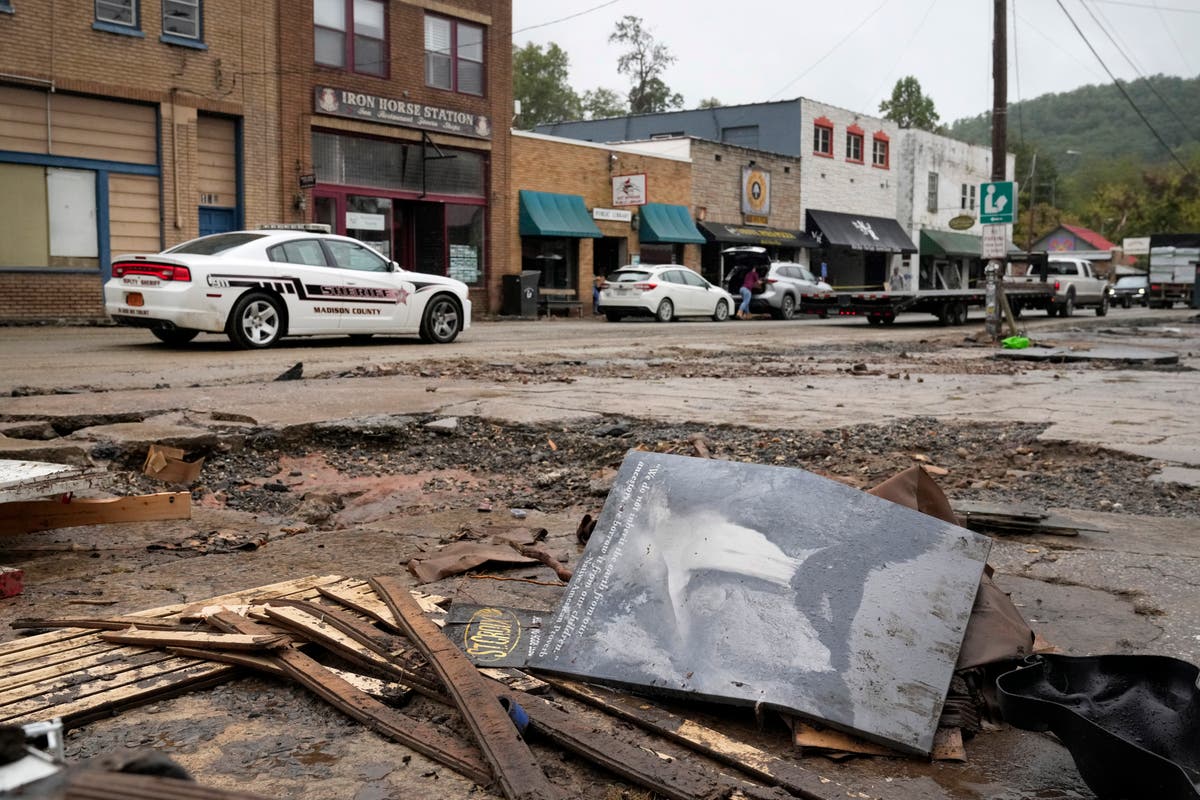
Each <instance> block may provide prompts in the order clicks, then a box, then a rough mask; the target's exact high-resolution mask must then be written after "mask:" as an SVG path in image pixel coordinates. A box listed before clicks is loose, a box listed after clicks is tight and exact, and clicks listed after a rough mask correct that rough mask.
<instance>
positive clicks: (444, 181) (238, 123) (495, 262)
mask: <svg viewBox="0 0 1200 800" xmlns="http://www.w3.org/2000/svg"><path fill="white" fill-rule="evenodd" d="M281 15H282V17H281ZM511 16H512V14H511V0H459V1H458V2H439V1H438V0H411V1H410V2H406V1H402V0H391V2H388V1H387V0H301V1H300V2H291V1H287V2H285V0H202V1H201V0H92V2H87V3H77V2H73V3H66V2H61V0H60V2H58V3H55V2H52V1H51V0H0V188H2V190H0V320H21V319H46V318H74V319H78V318H95V317H99V316H102V313H103V309H102V305H101V286H102V283H103V281H104V280H105V278H106V277H107V275H108V270H109V265H110V262H111V259H112V258H113V257H114V256H116V255H119V254H120V253H125V252H139V251H141V252H144V251H156V250H159V249H161V248H163V247H167V246H170V245H173V244H176V243H178V242H181V241H184V240H186V239H189V238H193V237H195V236H197V235H200V234H202V233H210V232H217V231H222V230H230V229H236V228H239V227H253V226H257V225H259V224H263V223H267V222H280V221H285V222H287V221H290V222H298V221H311V220H317V221H324V222H328V223H330V224H331V225H333V226H334V229H335V230H337V231H340V232H348V233H350V234H351V235H356V236H359V237H360V238H364V239H366V240H368V241H371V242H372V243H374V244H376V245H378V246H381V248H382V249H385V250H386V251H387V252H388V253H389V254H390V255H391V256H392V257H393V258H396V259H397V260H399V261H401V262H402V263H403V264H404V266H407V267H411V268H415V269H421V270H426V271H432V272H441V273H443V274H451V275H456V276H460V277H464V278H466V279H468V282H469V283H471V284H472V287H473V289H474V290H475V292H474V293H475V294H478V295H479V297H478V298H476V299H477V301H482V300H485V298H486V296H487V294H488V291H489V288H491V287H494V286H498V284H499V276H500V275H501V274H502V273H503V272H504V271H506V270H507V267H508V264H507V258H508V255H509V253H508V250H507V248H505V247H502V246H496V247H494V248H493V247H492V243H494V242H507V241H508V219H509V215H508V213H507V194H506V192H505V191H504V189H503V187H504V186H505V185H506V181H505V174H506V172H507V169H508V166H507V161H506V159H507V147H508V145H507V135H506V134H505V135H501V136H495V135H493V132H494V131H495V130H497V126H496V125H494V124H493V121H497V122H499V123H500V124H499V127H498V129H499V130H501V131H506V130H507V122H508V116H509V113H510V110H511V108H512V86H511V84H512V80H511V45H510V38H511ZM447 156H453V158H450V157H447ZM493 249H494V251H495V252H494V253H493V252H492V251H493Z"/></svg>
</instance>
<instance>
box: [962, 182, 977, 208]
mask: <svg viewBox="0 0 1200 800" xmlns="http://www.w3.org/2000/svg"><path fill="white" fill-rule="evenodd" d="M959 207H960V208H962V210H963V211H974V210H975V184H973V183H964V184H963V185H962V198H961V200H960V203H959Z"/></svg>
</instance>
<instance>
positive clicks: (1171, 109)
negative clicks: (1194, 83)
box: [1080, 0, 1200, 139]
mask: <svg viewBox="0 0 1200 800" xmlns="http://www.w3.org/2000/svg"><path fill="white" fill-rule="evenodd" d="M1080 5H1082V6H1083V10H1084V11H1086V12H1088V14H1089V15H1091V17H1092V21H1093V22H1095V23H1096V26H1097V27H1099V28H1100V30H1101V31H1103V33H1104V35H1105V36H1107V37H1108V40H1109V41H1110V42H1112V45H1113V47H1115V48H1116V49H1117V52H1118V53H1120V54H1121V56H1122V57H1124V59H1125V60H1126V61H1127V62H1128V63H1129V66H1131V67H1133V71H1134V72H1136V73H1137V75H1138V77H1139V78H1141V79H1142V81H1143V82H1145V84H1146V86H1147V87H1148V88H1149V89H1150V91H1151V92H1153V93H1154V96H1155V97H1157V98H1158V102H1160V103H1162V104H1163V108H1165V109H1167V111H1169V112H1170V113H1171V116H1172V117H1174V118H1175V121H1176V122H1178V123H1179V127H1180V128H1181V129H1182V130H1183V132H1184V133H1185V134H1187V135H1188V136H1190V137H1192V138H1193V139H1196V138H1200V137H1197V136H1196V134H1195V133H1193V132H1192V130H1191V128H1190V127H1188V124H1187V123H1186V122H1184V121H1183V118H1182V117H1180V116H1179V114H1178V112H1176V111H1175V108H1174V107H1173V106H1172V105H1171V104H1170V103H1168V102H1167V99H1166V98H1165V97H1163V96H1162V95H1161V94H1159V93H1158V89H1157V88H1156V87H1155V86H1154V84H1153V83H1151V81H1150V79H1149V78H1148V77H1146V75H1144V74H1143V73H1142V71H1141V69H1139V68H1138V65H1137V64H1135V63H1133V59H1132V58H1130V57H1129V54H1128V53H1126V52H1125V50H1124V49H1123V48H1122V47H1121V45H1120V44H1119V43H1118V42H1117V40H1116V39H1115V38H1113V35H1112V33H1110V32H1109V31H1108V29H1107V28H1106V27H1105V26H1104V25H1103V24H1102V23H1101V22H1100V20H1099V19H1097V18H1096V15H1095V14H1093V13H1092V10H1091V9H1090V8H1088V4H1087V3H1086V2H1084V0H1080ZM1105 21H1106V22H1107V21H1108V20H1107V18H1105Z"/></svg>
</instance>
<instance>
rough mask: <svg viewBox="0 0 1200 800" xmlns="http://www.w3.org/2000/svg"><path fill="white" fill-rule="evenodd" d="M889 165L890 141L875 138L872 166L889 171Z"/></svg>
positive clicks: (872, 150)
mask: <svg viewBox="0 0 1200 800" xmlns="http://www.w3.org/2000/svg"><path fill="white" fill-rule="evenodd" d="M889 163H890V162H889V160H888V140H887V139H881V138H879V137H878V136H877V137H875V140H874V142H873V143H872V149H871V164H872V165H874V166H876V167H880V168H882V169H887V168H888V166H889Z"/></svg>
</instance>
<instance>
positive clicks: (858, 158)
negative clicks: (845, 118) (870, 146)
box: [846, 126, 863, 164]
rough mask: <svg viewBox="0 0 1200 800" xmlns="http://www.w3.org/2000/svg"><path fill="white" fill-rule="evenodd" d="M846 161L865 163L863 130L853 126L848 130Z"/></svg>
mask: <svg viewBox="0 0 1200 800" xmlns="http://www.w3.org/2000/svg"><path fill="white" fill-rule="evenodd" d="M846 160H847V161H852V162H854V163H855V164H861V163H863V131H862V128H858V127H854V126H851V127H850V128H847V129H846Z"/></svg>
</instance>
